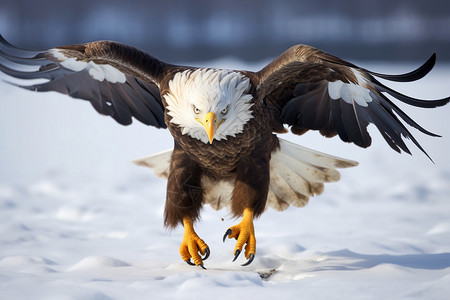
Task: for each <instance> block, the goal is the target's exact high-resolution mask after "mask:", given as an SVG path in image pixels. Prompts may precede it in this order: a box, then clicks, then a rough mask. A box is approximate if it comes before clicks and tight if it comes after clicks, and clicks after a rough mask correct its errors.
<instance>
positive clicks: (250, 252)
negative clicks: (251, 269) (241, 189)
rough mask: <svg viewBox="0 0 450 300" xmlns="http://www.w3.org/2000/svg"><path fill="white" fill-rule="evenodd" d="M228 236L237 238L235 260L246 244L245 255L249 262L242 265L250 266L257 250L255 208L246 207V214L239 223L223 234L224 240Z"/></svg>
mask: <svg viewBox="0 0 450 300" xmlns="http://www.w3.org/2000/svg"><path fill="white" fill-rule="evenodd" d="M227 236H228V238H229V239H232V238H235V239H236V240H237V242H236V246H235V247H234V258H233V261H235V260H236V259H237V258H238V257H239V254H241V252H242V247H244V245H245V248H244V249H245V257H246V258H247V262H246V263H245V264H243V265H242V266H248V265H249V264H251V262H252V261H253V259H254V258H255V252H256V238H255V227H254V226H253V210H252V209H249V208H246V209H244V215H243V217H242V220H241V222H240V223H239V224H237V225H234V226H231V227H230V228H229V229H228V230H227V231H226V232H225V235H224V236H223V241H224V242H225V238H226V237H227Z"/></svg>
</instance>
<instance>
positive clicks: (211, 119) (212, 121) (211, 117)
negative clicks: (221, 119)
mask: <svg viewBox="0 0 450 300" xmlns="http://www.w3.org/2000/svg"><path fill="white" fill-rule="evenodd" d="M219 125H220V124H218V123H217V117H216V115H215V114H214V113H212V112H209V113H207V114H206V117H205V122H204V123H203V128H205V130H206V134H207V135H208V139H209V143H210V144H212V140H213V139H214V134H215V133H216V130H217V128H218V127H219Z"/></svg>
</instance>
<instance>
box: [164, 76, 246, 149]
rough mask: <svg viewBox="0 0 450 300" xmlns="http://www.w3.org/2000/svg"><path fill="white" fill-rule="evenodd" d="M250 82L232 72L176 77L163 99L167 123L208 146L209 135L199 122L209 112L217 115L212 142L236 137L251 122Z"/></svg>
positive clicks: (170, 83)
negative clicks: (165, 103) (217, 122)
mask: <svg viewBox="0 0 450 300" xmlns="http://www.w3.org/2000/svg"><path fill="white" fill-rule="evenodd" d="M249 88H250V80H249V79H248V78H246V77H245V76H244V75H242V74H241V73H238V72H235V71H231V70H218V69H196V70H194V71H193V70H186V71H184V72H182V73H177V74H175V76H174V78H173V79H172V80H171V81H170V82H169V89H170V92H169V93H168V94H166V95H164V99H165V100H166V102H167V107H166V109H167V110H168V114H169V115H170V116H171V117H172V120H171V121H170V122H171V123H173V124H177V125H179V126H180V127H181V128H182V133H183V134H188V135H190V136H191V137H193V138H196V139H199V140H201V141H202V142H204V143H208V135H207V134H206V132H205V129H204V128H203V125H202V124H200V122H198V120H199V119H204V117H205V115H206V114H207V113H208V112H212V113H214V114H215V115H217V118H218V119H219V122H220V126H219V127H218V129H217V131H216V133H215V135H214V139H215V140H222V139H227V136H232V137H235V136H236V135H237V134H239V133H241V132H242V131H243V129H244V125H245V124H246V123H247V122H248V121H249V120H250V119H251V118H253V117H252V111H251V110H250V108H251V106H252V105H253V104H252V103H251V102H250V101H251V100H252V98H253V96H252V95H250V94H248V92H249Z"/></svg>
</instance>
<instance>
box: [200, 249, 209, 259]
mask: <svg viewBox="0 0 450 300" xmlns="http://www.w3.org/2000/svg"><path fill="white" fill-rule="evenodd" d="M203 251H205V257H203V258H202V260H206V259H207V258H208V257H209V255H210V254H211V251H210V250H209V247H206V249H205V250H203Z"/></svg>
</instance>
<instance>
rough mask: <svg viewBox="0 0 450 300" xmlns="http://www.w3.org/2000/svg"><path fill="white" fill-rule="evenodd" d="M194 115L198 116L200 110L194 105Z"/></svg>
mask: <svg viewBox="0 0 450 300" xmlns="http://www.w3.org/2000/svg"><path fill="white" fill-rule="evenodd" d="M194 113H195V114H196V115H198V114H199V113H200V109H199V108H198V107H196V106H195V105H194Z"/></svg>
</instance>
